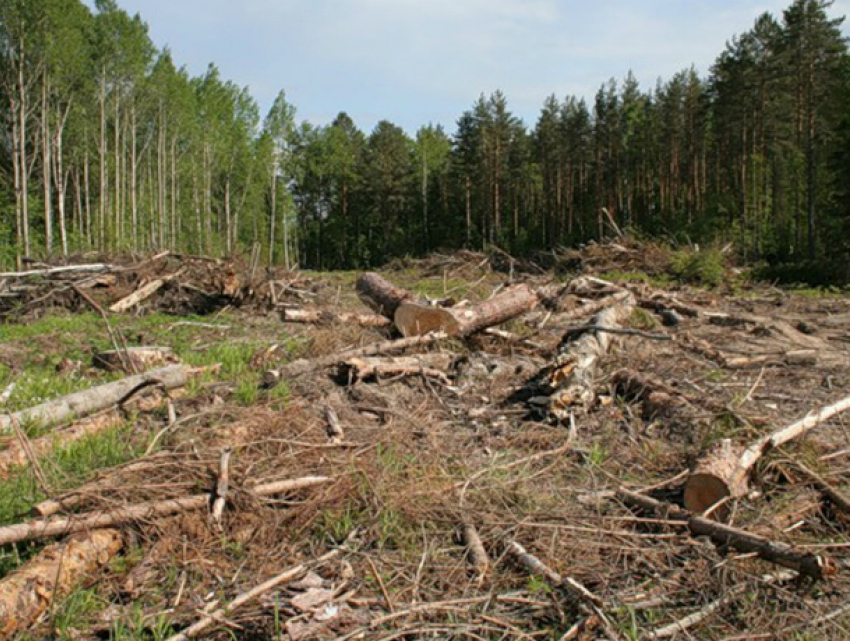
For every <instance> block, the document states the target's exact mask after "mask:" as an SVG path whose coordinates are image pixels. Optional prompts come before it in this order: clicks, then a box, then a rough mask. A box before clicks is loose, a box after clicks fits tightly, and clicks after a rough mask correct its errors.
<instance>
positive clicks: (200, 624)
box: [167, 548, 343, 641]
mask: <svg viewBox="0 0 850 641" xmlns="http://www.w3.org/2000/svg"><path fill="white" fill-rule="evenodd" d="M342 550H343V548H337V549H335V550H331V551H330V552H327V553H326V554H323V555H322V556H320V557H318V558H317V559H314V560H312V561H308V562H305V563H301V564H300V565H296V566H295V567H292V568H289V569H288V570H286V571H285V572H281V573H280V574H278V575H277V576H275V577H272V578H271V579H269V580H268V581H264V582H263V583H260V584H259V585H257V586H255V587H253V588H251V589H250V590H248V591H247V592H243V593H242V594H240V595H239V596H237V597H236V598H235V599H233V600H232V601H231V602H230V603H228V604H227V605H225V606H224V607H223V608H219V609H218V610H216V611H215V612H212V613H210V614H206V615H204V616H203V617H201V618H200V619H199V620H198V621H196V622H195V623H193V624H192V625H190V626H189V627H188V628H186V629H185V630H183V632H181V633H179V634H175V635H173V636H171V637H169V638H168V639H167V641H187V640H188V639H194V638H195V637H197V636H199V635H200V634H201V633H202V632H204V631H205V630H207V628H209V627H210V626H212V625H213V624H215V623H217V622H219V621H221V620H222V619H224V618H225V617H227V616H228V615H230V614H231V613H232V612H235V611H236V610H238V609H239V608H240V607H242V606H243V605H245V604H246V603H248V602H249V601H252V600H254V599H256V598H257V597H259V596H262V595H263V594H265V593H266V592H269V591H270V590H273V589H274V588H276V587H278V586H279V585H282V584H284V583H287V582H288V581H291V580H292V579H294V578H295V577H297V576H298V575H299V574H302V573H303V572H305V571H306V570H307V568H308V567H310V566H312V565H316V564H319V563H324V562H325V561H329V560H331V559H332V558H334V557H335V556H338V555H339V554H340V552H342Z"/></svg>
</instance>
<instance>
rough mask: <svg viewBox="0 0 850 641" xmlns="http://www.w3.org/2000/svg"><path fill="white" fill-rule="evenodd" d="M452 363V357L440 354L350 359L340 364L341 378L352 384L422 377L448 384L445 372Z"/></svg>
mask: <svg viewBox="0 0 850 641" xmlns="http://www.w3.org/2000/svg"><path fill="white" fill-rule="evenodd" d="M451 363H452V356H451V355H450V354H444V353H440V352H435V353H433V354H420V355H418V356H399V357H396V358H349V359H346V360H345V361H343V362H342V363H340V366H339V378H340V379H341V380H343V381H346V382H348V383H349V384H352V383H355V382H357V381H362V380H366V379H370V378H376V379H381V378H392V377H396V376H419V375H421V376H427V377H429V378H436V379H438V380H439V381H440V382H442V383H444V384H448V383H449V380H448V377H447V376H446V372H445V370H447V369H448V368H449V367H450V366H451Z"/></svg>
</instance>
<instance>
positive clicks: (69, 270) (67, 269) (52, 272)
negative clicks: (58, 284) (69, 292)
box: [0, 263, 114, 278]
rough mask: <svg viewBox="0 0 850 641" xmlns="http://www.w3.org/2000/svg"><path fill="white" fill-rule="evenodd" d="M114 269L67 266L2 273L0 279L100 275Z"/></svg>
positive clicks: (95, 264) (107, 266)
mask: <svg viewBox="0 0 850 641" xmlns="http://www.w3.org/2000/svg"><path fill="white" fill-rule="evenodd" d="M112 269H114V267H112V265H106V264H104V263H93V264H90V265H65V266H62V267H49V268H47V269H32V270H29V271H24V272H0V278H29V277H30V276H58V275H60V274H74V273H79V272H82V273H100V272H108V271H111V270H112Z"/></svg>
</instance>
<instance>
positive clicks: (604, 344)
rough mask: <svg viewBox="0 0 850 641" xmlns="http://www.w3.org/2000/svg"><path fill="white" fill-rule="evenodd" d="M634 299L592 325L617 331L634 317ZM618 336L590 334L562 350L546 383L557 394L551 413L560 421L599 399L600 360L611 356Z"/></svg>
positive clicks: (551, 398)
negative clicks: (596, 389)
mask: <svg viewBox="0 0 850 641" xmlns="http://www.w3.org/2000/svg"><path fill="white" fill-rule="evenodd" d="M633 306H634V297H633V296H631V295H629V296H628V297H627V298H626V299H625V300H624V301H623V302H622V303H619V304H617V305H615V306H613V307H609V308H607V309H604V310H602V311H601V312H599V313H598V314H597V315H596V316H594V318H593V320H592V321H591V324H592V325H597V326H599V327H602V328H612V329H616V328H618V327H619V326H620V324H621V323H623V322H624V321H625V320H627V319H628V318H629V316H631V313H632V309H633ZM615 340H616V334H613V333H611V332H606V331H601V332H600V331H588V332H586V333H584V334H582V335H581V336H580V337H579V338H577V339H575V340H574V341H571V342H567V343H566V344H564V345H562V346H561V348H560V349H559V353H558V356H557V357H556V358H555V362H554V364H553V365H552V367H551V369H550V371H549V372H548V373H547V376H546V380H545V383H546V385H547V386H548V387H549V388H550V389H551V390H553V392H552V393H551V394H550V395H549V410H550V412H551V413H552V414H553V415H554V416H555V417H556V418H558V419H560V420H566V419H568V418H569V416H570V411H571V409H572V408H575V407H583V408H588V407H589V406H590V405H591V404H592V403H593V402H594V400H595V399H596V391H595V379H596V371H597V369H598V366H599V362H600V360H601V359H602V358H603V357H604V356H605V354H607V353H608V350H609V349H610V347H611V345H612V344H613V343H614V341H615Z"/></svg>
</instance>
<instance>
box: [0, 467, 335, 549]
mask: <svg viewBox="0 0 850 641" xmlns="http://www.w3.org/2000/svg"><path fill="white" fill-rule="evenodd" d="M331 481H333V479H332V478H329V477H327V476H308V477H304V478H300V479H291V480H286V481H276V482H274V483H265V484H263V485H257V486H256V487H254V488H253V489H251V490H250V491H249V493H250V494H252V495H253V496H256V497H263V496H271V495H274V494H282V493H284V492H291V491H294V490H300V489H305V488H310V487H315V486H317V485H324V484H325V483H330V482H331ZM209 504H210V497H209V495H208V494H199V495H196V496H185V497H181V498H174V499H165V500H161V501H149V502H147V503H139V504H136V505H127V506H123V507H120V508H117V509H115V510H111V511H107V512H97V513H89V514H76V515H74V516H73V517H60V518H55V519H49V518H48V519H36V520H32V521H28V522H26V523H18V524H16V525H7V526H5V527H0V545H6V544H7V543H19V542H21V541H33V540H37V539H44V538H49V537H54V536H64V535H67V534H73V533H75V532H83V531H86V530H91V529H96V528H108V527H114V526H116V525H122V524H124V523H130V522H134V521H141V520H146V519H151V518H153V517H156V516H167V515H169V514H178V513H180V512H188V511H192V510H200V509H201V508H203V507H204V506H208V505H209Z"/></svg>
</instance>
